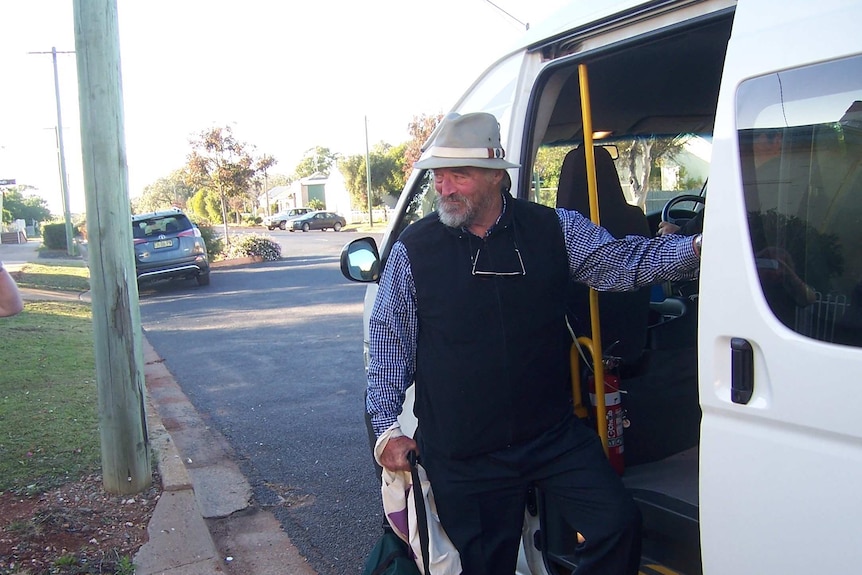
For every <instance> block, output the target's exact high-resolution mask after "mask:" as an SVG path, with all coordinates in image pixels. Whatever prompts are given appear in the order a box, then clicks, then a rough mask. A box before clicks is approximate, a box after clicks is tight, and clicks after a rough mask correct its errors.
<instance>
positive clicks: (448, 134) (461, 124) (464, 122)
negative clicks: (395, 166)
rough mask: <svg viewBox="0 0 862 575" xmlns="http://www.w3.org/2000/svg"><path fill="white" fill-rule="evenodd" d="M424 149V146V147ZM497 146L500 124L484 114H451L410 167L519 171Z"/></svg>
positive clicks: (500, 146) (516, 165)
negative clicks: (468, 167) (510, 169)
mask: <svg viewBox="0 0 862 575" xmlns="http://www.w3.org/2000/svg"><path fill="white" fill-rule="evenodd" d="M426 146H427V144H426ZM505 157H506V152H505V151H504V150H503V146H502V144H501V143H500V124H498V123H497V118H495V117H494V116H493V115H492V114H488V113H486V112H477V113H473V114H464V115H463V116H462V115H460V114H456V113H454V112H453V113H451V114H449V115H447V116H446V117H445V118H443V122H441V124H440V127H439V128H438V130H437V136H436V137H435V138H434V139H433V141H432V145H431V146H430V147H427V148H423V149H422V157H421V158H419V161H418V162H416V163H415V164H414V165H413V166H414V167H415V168H418V169H432V170H433V169H435V168H462V167H467V166H470V167H476V168H490V169H500V170H502V169H506V168H519V167H520V165H519V164H513V163H512V162H507V161H506V160H504V159H503V158H505Z"/></svg>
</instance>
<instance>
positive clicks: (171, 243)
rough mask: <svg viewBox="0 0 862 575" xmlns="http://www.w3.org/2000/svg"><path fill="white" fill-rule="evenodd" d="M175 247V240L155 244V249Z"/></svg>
mask: <svg viewBox="0 0 862 575" xmlns="http://www.w3.org/2000/svg"><path fill="white" fill-rule="evenodd" d="M172 245H174V242H173V240H159V241H157V242H153V247H154V248H156V249H159V248H169V247H171V246H172Z"/></svg>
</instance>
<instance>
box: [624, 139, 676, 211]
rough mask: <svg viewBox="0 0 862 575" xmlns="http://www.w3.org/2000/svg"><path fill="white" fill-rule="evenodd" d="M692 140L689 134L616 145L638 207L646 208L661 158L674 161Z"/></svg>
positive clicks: (637, 140)
mask: <svg viewBox="0 0 862 575" xmlns="http://www.w3.org/2000/svg"><path fill="white" fill-rule="evenodd" d="M690 138H691V136H690V135H688V134H680V135H679V136H677V137H674V138H656V137H655V136H650V137H647V138H638V139H636V140H634V141H632V142H617V143H616V145H617V150H618V151H619V155H620V160H621V162H619V164H622V165H623V166H625V167H627V168H628V173H629V181H630V182H631V185H632V194H633V195H634V199H635V201H636V203H637V205H638V207H640V208H641V209H644V207H645V206H646V199H647V194H649V191H650V176H651V174H652V169H653V166H655V165H656V163H657V162H658V160H659V159H661V158H664V159H668V160H672V159H673V158H674V157H675V156H676V155H677V154H679V152H680V151H682V149H683V147H684V146H685V143H686V142H688V140H689V139H690Z"/></svg>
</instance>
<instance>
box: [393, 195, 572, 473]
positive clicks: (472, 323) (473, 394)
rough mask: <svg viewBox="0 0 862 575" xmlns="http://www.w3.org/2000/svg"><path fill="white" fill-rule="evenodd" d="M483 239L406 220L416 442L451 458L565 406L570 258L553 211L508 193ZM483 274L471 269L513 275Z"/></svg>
mask: <svg viewBox="0 0 862 575" xmlns="http://www.w3.org/2000/svg"><path fill="white" fill-rule="evenodd" d="M506 202H507V203H506V205H507V210H506V212H505V213H504V214H503V216H502V218H501V220H500V222H499V223H498V224H497V226H496V227H495V228H494V230H493V231H492V232H491V234H490V235H489V236H488V237H487V238H484V239H482V238H478V237H476V236H474V235H473V234H471V233H469V232H467V231H464V230H460V229H453V228H449V227H447V226H445V225H443V224H442V223H441V222H440V220H439V218H438V217H437V214H436V213H434V214H431V215H429V216H427V217H425V218H423V219H422V220H420V221H419V222H417V223H415V224H413V225H412V226H409V227H408V228H407V229H406V230H405V232H404V233H403V234H402V235H401V237H400V240H401V242H402V243H403V244H404V245H405V247H406V248H407V253H408V256H409V259H410V268H411V271H412V274H413V279H414V281H415V285H416V298H417V302H418V303H417V307H418V316H419V331H418V343H417V352H416V376H415V380H416V404H415V408H414V412H415V413H416V416H417V417H418V418H419V422H420V428H421V430H422V437H423V441H424V442H427V443H428V445H429V446H430V447H432V448H433V449H434V450H435V451H438V452H441V453H443V454H445V455H447V456H449V457H454V458H466V457H470V456H472V455H478V454H482V453H489V452H492V451H496V450H498V449H502V448H505V447H507V446H510V445H514V444H517V443H520V442H523V441H526V440H529V439H533V438H535V437H536V436H538V435H539V434H541V433H542V432H544V431H546V430H547V429H549V428H550V427H551V426H553V425H554V424H556V423H558V422H559V421H560V420H561V419H562V418H563V417H565V416H566V415H567V414H568V413H571V409H572V406H571V399H572V395H571V387H570V385H569V377H568V375H569V363H568V357H569V355H568V354H569V344H570V342H571V338H569V337H568V333H567V330H566V326H565V293H566V286H567V284H568V281H569V279H568V277H569V274H568V265H567V259H566V251H565V245H564V241H563V236H562V231H561V229H560V222H559V219H558V217H557V215H556V213H555V212H554V210H552V209H550V208H547V207H545V206H541V205H538V204H534V203H532V202H527V201H522V200H515V199H513V198H512V197H507V200H506ZM516 246H517V248H518V250H520V255H521V259H522V260H523V266H524V271H525V273H524V274H523V275H520V274H519V275H506V276H502V275H499V276H493V275H484V274H481V273H477V274H474V273H473V270H474V267H473V259H474V258H476V257H477V255H478V261H477V262H476V268H475V269H476V272H482V271H485V272H505V273H508V272H520V270H521V265H520V261H519V260H518V255H517V253H516V249H515V247H516Z"/></svg>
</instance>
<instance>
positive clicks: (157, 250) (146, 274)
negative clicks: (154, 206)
mask: <svg viewBox="0 0 862 575" xmlns="http://www.w3.org/2000/svg"><path fill="white" fill-rule="evenodd" d="M132 237H133V238H134V241H135V271H136V272H137V276H138V283H139V284H140V283H144V282H149V281H157V280H165V279H191V278H195V279H196V280H197V282H198V285H201V286H205V285H209V283H210V265H209V259H208V257H207V248H206V244H204V240H203V238H202V237H201V232H200V230H199V229H198V228H197V226H195V225H194V224H193V223H192V222H191V220H189V218H188V217H187V216H186V215H185V214H184V213H183V212H182V211H181V210H179V209H176V208H175V209H171V210H165V211H161V212H153V213H149V214H138V215H136V216H132Z"/></svg>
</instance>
